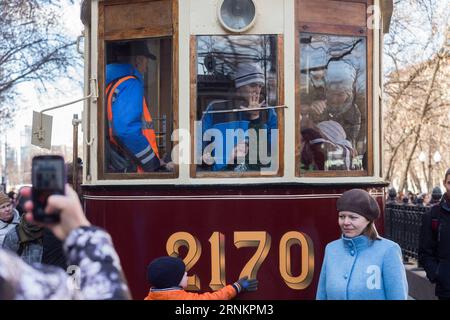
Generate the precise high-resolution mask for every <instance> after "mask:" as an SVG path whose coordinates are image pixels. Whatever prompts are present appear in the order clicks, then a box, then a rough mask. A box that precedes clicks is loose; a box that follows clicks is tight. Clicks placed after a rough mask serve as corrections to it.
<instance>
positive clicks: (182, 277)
mask: <svg viewBox="0 0 450 320" xmlns="http://www.w3.org/2000/svg"><path fill="white" fill-rule="evenodd" d="M147 276H148V280H149V281H150V283H151V284H152V285H153V286H152V287H151V288H150V292H149V293H148V295H147V297H146V298H145V300H230V299H233V298H234V297H235V296H236V295H237V294H239V293H241V292H245V291H256V290H257V289H258V280H256V279H250V280H248V279H247V277H245V278H242V279H240V280H238V281H237V282H235V283H233V284H232V285H227V286H226V287H224V288H222V289H220V290H217V291H214V292H206V293H193V292H187V291H185V290H184V289H185V288H186V287H187V278H188V277H187V272H186V266H185V265H184V262H183V260H181V259H179V258H174V257H160V258H157V259H155V260H153V261H152V262H151V263H150V264H149V266H148V269H147Z"/></svg>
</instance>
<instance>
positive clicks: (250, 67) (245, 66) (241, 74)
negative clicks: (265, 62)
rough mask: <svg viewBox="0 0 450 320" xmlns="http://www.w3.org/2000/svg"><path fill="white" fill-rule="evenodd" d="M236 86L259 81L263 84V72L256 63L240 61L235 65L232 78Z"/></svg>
mask: <svg viewBox="0 0 450 320" xmlns="http://www.w3.org/2000/svg"><path fill="white" fill-rule="evenodd" d="M234 83H235V86H236V88H240V87H242V86H245V85H247V84H250V83H260V84H262V85H264V83H265V81H264V73H263V72H262V70H261V67H260V66H259V65H258V64H256V63H240V64H239V65H238V67H237V72H236V76H235V78H234Z"/></svg>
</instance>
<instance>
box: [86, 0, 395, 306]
mask: <svg viewBox="0 0 450 320" xmlns="http://www.w3.org/2000/svg"><path fill="white" fill-rule="evenodd" d="M391 13H392V0H387V1H383V0H342V1H337V0H282V1H279V0H277V1H275V0H213V1H212V0H131V1H129V0H128V1H124V0H104V1H102V0H91V1H84V2H83V5H82V20H83V22H84V25H85V31H84V34H85V55H84V57H85V80H86V88H85V90H86V92H89V91H90V90H92V88H91V87H94V86H96V85H98V90H99V95H98V97H97V98H91V99H90V100H89V101H88V102H86V104H85V110H84V116H83V119H84V122H83V130H84V136H85V145H84V155H85V159H84V160H85V171H84V173H83V175H84V176H83V198H84V205H85V211H86V213H87V215H88V218H89V219H90V221H91V222H92V223H94V224H96V225H99V226H102V227H104V228H106V229H107V230H108V231H109V232H110V233H111V235H112V237H113V241H114V244H115V247H116V248H117V251H118V253H119V256H120V258H121V262H122V264H123V267H124V270H125V274H126V277H127V280H128V282H129V285H130V287H131V289H132V292H133V297H134V298H135V299H142V298H144V297H145V296H146V294H147V292H148V289H149V286H148V284H147V280H146V266H147V265H148V263H149V262H150V261H151V260H152V259H154V258H156V257H158V256H162V255H177V256H180V257H181V258H183V259H184V262H185V264H186V266H187V270H188V275H189V288H188V289H189V290H195V291H208V290H216V289H219V288H221V287H223V286H224V285H225V284H228V283H230V282H232V281H235V280H236V279H238V278H239V277H241V276H244V275H248V276H249V277H252V278H257V279H258V280H259V283H260V285H259V289H258V291H256V292H254V293H248V294H246V295H242V296H241V297H240V298H242V299H313V298H314V297H315V291H316V285H317V281H318V276H319V273H320V267H321V262H322V258H323V254H324V248H325V245H326V244H327V243H328V242H329V241H332V240H334V239H336V238H337V237H339V228H338V224H337V214H336V210H335V207H336V200H337V198H339V196H340V195H341V194H342V193H343V192H344V191H346V190H348V189H351V188H355V187H358V188H363V189H366V190H368V191H369V192H370V193H371V194H372V195H373V196H375V197H376V199H377V200H378V202H379V204H380V207H381V208H383V207H384V195H385V191H384V187H385V186H386V185H387V184H386V183H385V182H384V181H383V180H382V178H381V176H382V175H381V171H382V168H381V162H382V161H381V160H382V153H381V142H382V138H381V137H382V132H381V107H382V106H381V97H382V92H381V91H380V90H381V89H380V88H381V87H382V85H381V78H382V77H381V72H382V71H381V51H382V42H383V33H385V32H387V30H388V27H389V20H390V16H391ZM142 45H144V47H145V51H146V52H150V53H151V55H148V56H149V57H150V58H149V59H148V60H147V62H146V63H145V64H144V66H143V67H142V66H141V69H139V71H140V73H141V75H142V79H141V80H142V86H143V90H142V92H143V96H144V99H145V100H146V102H147V104H146V107H147V110H148V111H149V112H150V114H151V116H152V129H153V130H154V133H155V136H156V143H157V149H158V157H159V158H160V159H161V162H160V164H161V167H160V168H159V169H157V170H139V168H138V167H139V163H138V164H136V158H134V157H133V156H129V155H128V154H127V153H126V152H124V153H123V154H121V156H122V158H121V159H122V160H123V162H124V163H125V162H126V165H124V166H123V167H120V168H118V167H117V166H115V165H114V163H113V161H114V159H113V158H114V156H115V155H114V154H113V153H114V152H115V151H112V147H111V136H110V133H111V131H110V130H109V128H108V126H109V125H110V124H108V110H107V109H108V99H109V98H108V97H106V96H105V94H106V89H107V87H108V85H109V79H110V78H111V76H110V72H111V71H110V70H111V69H110V65H111V64H114V63H117V59H118V56H120V54H118V51H117V50H119V49H118V48H120V47H121V46H126V47H127V48H131V52H133V51H134V52H135V53H130V54H129V56H131V59H133V58H135V57H133V54H134V55H135V56H137V55H139V53H138V51H139V50H140V49H139V48H141V47H142ZM138 49H139V50H138ZM130 61H131V60H130ZM133 61H137V60H136V59H135V60H133ZM244 64H245V65H246V66H244V67H243V65H244ZM249 65H250V66H251V67H248V66H249ZM246 68H247V69H246ZM249 68H253V69H249ZM243 70H244V71H243ZM245 70H247V71H245ZM248 70H250V71H248ZM255 70H256V71H255ZM245 72H247V73H245ZM252 72H253V73H252ZM255 73H257V79H258V80H257V81H259V84H258V85H257V86H256V85H252V84H251V83H250V82H248V83H247V82H244V83H242V78H239V77H240V76H242V75H243V77H244V79H246V77H250V78H251V77H254V74H255ZM249 74H253V76H249ZM239 81H241V83H239ZM252 81H253V80H252ZM254 81H256V80H254ZM254 87H257V88H258V89H257V90H259V91H257V92H256V93H255V92H253V91H252V92H253V93H249V92H250V91H249V90H253V89H251V88H254ZM245 90H247V91H245ZM249 95H252V97H253V99H254V100H258V101H257V107H258V108H256V110H251V109H252V108H253V107H254V102H255V101H253V105H252V102H249V101H250V100H249V98H248V96H249ZM236 101H240V102H236ZM229 103H230V105H231V106H232V107H229V106H228V104H229ZM236 103H238V104H236ZM225 104H226V105H227V106H228V107H226V108H225V107H223V108H222V109H221V108H218V107H217V106H219V105H225ZM252 106H253V107H252ZM221 114H226V115H227V117H229V116H230V114H231V115H233V116H239V117H240V118H239V119H240V120H238V121H236V122H233V123H238V125H237V126H238V128H239V129H243V130H242V132H244V138H243V141H244V142H245V143H244V145H245V146H246V147H247V149H245V151H243V153H242V154H243V156H236V155H237V154H238V153H237V151H236V150H238V149H236V146H237V145H238V144H239V143H240V142H239V134H236V135H234V136H231V138H230V137H229V136H228V131H226V132H227V135H226V137H225V138H223V139H224V140H223V141H225V140H226V139H227V138H229V139H228V141H231V142H230V143H231V145H230V143H229V142H226V145H223V144H221V143H219V142H220V141H222V140H221V139H222V138H218V136H215V138H214V139H211V137H210V136H209V137H207V133H205V127H206V126H207V125H208V121H207V120H208V118H207V117H210V119H213V118H214V117H216V116H218V115H221ZM253 115H257V117H260V118H258V119H260V121H259V122H258V123H259V125H261V124H262V125H263V126H262V127H261V126H256V127H252V125H253V124H254V121H252V120H254V119H253V118H250V120H248V118H245V117H249V116H253ZM264 115H265V118H264ZM269 116H270V117H271V118H270V119H271V120H270V125H269V120H268V118H269ZM123 117H124V118H125V117H127V114H125V115H123ZM243 117H244V118H243ZM242 119H246V120H242ZM122 120H123V119H122ZM217 123H218V122H216V124H217ZM223 123H225V128H226V129H227V130H229V129H230V127H229V123H231V122H226V121H225V122H220V123H219V124H218V125H216V124H215V125H216V126H215V127H214V128H213V129H216V131H214V132H213V135H214V134H221V133H224V132H225V131H224V130H222V131H221V129H220V128H221V127H220V125H222V124H223ZM209 125H211V123H209ZM218 128H219V129H218ZM233 128H234V129H237V127H233ZM255 128H256V129H255ZM210 129H211V127H210ZM251 130H253V131H251ZM269 131H270V132H271V134H270V141H269V142H268V143H266V144H265V145H264V143H263V144H261V143H260V142H261V141H262V140H264V139H265V138H267V137H268V136H269V135H268V134H267V132H269ZM251 132H256V137H257V139H256V140H252V137H253V136H252V133H251ZM232 133H235V132H232ZM205 137H206V140H205ZM236 141H237V142H236ZM252 141H253V142H252ZM255 141H256V142H255ZM131 143H133V142H131ZM252 143H253V144H255V145H256V146H257V147H256V149H255V150H256V151H255V150H253V149H252ZM211 144H213V145H212V146H211ZM262 146H265V148H263V147H262ZM130 148H131V147H130ZM221 148H222V149H221ZM124 149H126V148H124ZM206 150H208V151H206ZM211 150H213V152H209V151H211ZM252 150H253V151H255V154H257V156H256V162H253V163H250V162H251V161H252V160H254V159H252V157H251V154H252V152H253V151H252ZM261 150H262V151H261ZM119 153H120V150H119ZM230 154H231V155H232V156H231V158H230ZM242 154H241V155H242ZM221 156H222V159H221V158H220V157H221ZM211 158H212V159H213V160H212V162H209V160H210V159H211ZM224 159H225V160H226V161H224V162H220V161H221V160H224ZM230 159H231V160H230ZM267 159H268V160H267ZM137 160H139V159H137ZM239 161H241V162H239ZM264 161H265V162H264ZM133 164H134V169H133ZM217 164H222V165H220V166H219V165H217ZM129 165H130V166H131V167H130V166H129ZM130 168H131V169H130ZM379 223H380V224H379V225H378V228H379V230H380V231H381V232H382V230H383V226H382V224H383V221H382V219H380V221H379Z"/></svg>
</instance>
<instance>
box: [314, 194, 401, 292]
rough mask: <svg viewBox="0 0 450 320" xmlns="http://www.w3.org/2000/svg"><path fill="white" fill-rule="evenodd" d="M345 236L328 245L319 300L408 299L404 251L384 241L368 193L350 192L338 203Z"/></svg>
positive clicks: (376, 206)
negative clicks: (379, 232) (376, 226)
mask: <svg viewBox="0 0 450 320" xmlns="http://www.w3.org/2000/svg"><path fill="white" fill-rule="evenodd" d="M337 211H338V212H339V219H338V221H339V227H340V228H341V231H342V237H341V238H340V239H338V240H335V241H333V242H331V243H329V244H328V245H327V247H326V248H325V257H324V260H323V264H322V270H321V272H320V278H319V285H318V289H317V295H316V298H317V299H318V300H406V299H407V297H408V283H407V280H406V273H405V267H404V266H403V262H402V253H401V249H400V247H399V246H398V244H396V243H395V242H393V241H390V240H387V239H384V238H381V237H380V236H379V235H378V233H377V230H376V228H375V224H374V221H375V220H376V219H377V218H378V217H379V216H380V208H379V206H378V203H377V202H376V201H375V199H374V198H373V197H372V196H371V195H370V194H369V193H367V192H366V191H364V190H361V189H352V190H349V191H346V192H344V193H343V194H342V196H341V197H340V198H339V200H338V201H337Z"/></svg>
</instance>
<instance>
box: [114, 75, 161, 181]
mask: <svg viewBox="0 0 450 320" xmlns="http://www.w3.org/2000/svg"><path fill="white" fill-rule="evenodd" d="M129 79H136V77H134V76H126V77H123V78H120V79H119V80H118V81H116V82H111V83H110V84H109V85H108V86H107V87H106V92H107V94H108V97H107V108H108V110H107V113H108V126H109V141H110V142H111V143H112V144H114V145H115V146H116V147H118V148H119V149H122V148H121V147H120V145H119V144H118V143H117V141H116V140H115V139H114V136H113V131H112V119H113V113H112V97H113V95H114V91H116V89H117V87H119V86H120V85H121V84H122V83H123V82H125V81H127V80H129ZM142 100H143V102H142V134H143V135H144V136H145V138H146V139H147V141H148V143H149V144H150V146H151V147H152V149H153V152H154V153H155V154H156V156H157V157H158V159H159V153H158V144H157V143H156V134H155V130H154V128H153V120H152V116H151V115H150V111H148V106H147V102H146V101H145V97H144V98H143V99H142ZM138 172H139V173H141V172H144V170H143V169H142V167H141V166H140V165H138Z"/></svg>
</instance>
